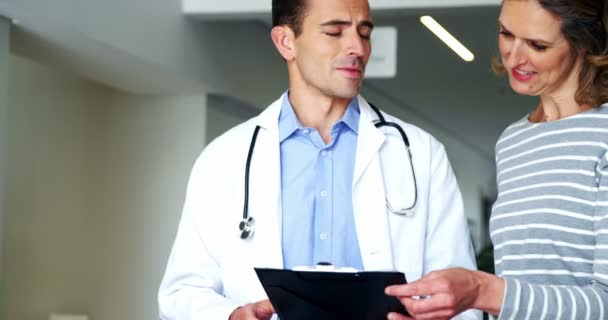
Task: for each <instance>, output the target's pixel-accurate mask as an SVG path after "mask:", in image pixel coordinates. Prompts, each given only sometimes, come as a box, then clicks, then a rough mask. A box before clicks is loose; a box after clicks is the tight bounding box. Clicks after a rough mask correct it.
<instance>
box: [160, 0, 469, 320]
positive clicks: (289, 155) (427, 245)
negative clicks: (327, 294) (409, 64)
mask: <svg viewBox="0 0 608 320" xmlns="http://www.w3.org/2000/svg"><path fill="white" fill-rule="evenodd" d="M272 4H273V25H274V26H273V28H272V32H271V37H272V40H273V42H274V44H275V46H276V48H277V50H278V51H279V53H280V54H281V56H282V57H283V59H284V60H285V62H286V65H287V69H288V72H289V90H288V91H287V92H285V93H284V94H283V95H282V96H281V97H280V98H279V99H278V100H277V101H275V102H274V103H273V104H271V105H270V106H269V107H268V108H266V110H264V111H263V112H262V113H261V114H260V115H259V116H257V117H255V118H253V119H251V120H249V121H247V122H245V123H243V124H241V125H239V126H237V127H235V128H233V129H231V130H229V131H228V132H226V133H225V134H223V135H222V136H220V137H219V138H217V139H216V140H214V141H213V142H211V143H210V144H209V145H208V146H207V148H206V149H205V150H204V151H203V153H202V154H201V156H200V157H199V159H198V160H197V161H196V164H195V165H194V168H193V170H192V174H191V177H190V181H189V184H188V191H187V195H186V201H185V204H184V208H183V214H182V218H181V222H180V224H179V229H178V233H177V236H176V239H175V243H174V246H173V250H172V252H171V256H170V258H169V262H168V265H167V269H166V273H165V276H164V279H163V281H162V284H161V287H160V290H159V295H158V299H159V307H160V314H161V318H163V319H180V320H185V319H193V320H194V319H197V320H200V319H205V320H206V319H220V320H226V319H230V320H255V319H270V318H271V317H272V316H273V313H274V310H273V308H272V305H271V304H270V303H269V302H268V300H267V296H266V294H265V292H264V290H263V288H262V286H261V285H260V283H259V281H258V279H257V276H256V274H255V272H254V269H253V268H254V267H272V268H292V267H294V266H297V265H314V264H316V263H318V262H321V261H324V262H330V263H332V264H334V265H336V266H341V267H354V268H357V269H363V270H398V271H401V272H404V273H405V275H406V277H407V279H408V280H409V281H413V280H416V279H418V278H420V277H421V276H422V275H424V274H427V273H428V272H430V271H432V270H436V269H444V268H447V267H456V266H460V267H465V268H471V269H473V268H475V261H474V256H473V251H472V246H471V242H470V236H469V231H468V228H467V224H466V218H465V215H464V213H463V205H462V199H461V195H460V191H459V189H458V185H457V183H456V180H455V178H454V174H453V172H452V169H451V167H450V164H449V162H448V159H447V157H446V153H445V150H444V148H443V146H442V145H441V144H440V143H439V142H438V141H437V140H435V139H434V138H433V137H432V136H430V135H429V134H428V133H426V132H424V131H423V130H421V129H419V128H417V127H415V126H412V125H410V124H407V123H404V122H402V121H401V120H399V119H396V118H394V117H392V116H390V115H387V114H381V115H382V117H384V118H385V119H386V121H389V122H394V123H396V124H398V125H399V126H400V127H401V128H402V129H403V131H404V132H405V133H406V134H407V140H409V142H410V143H411V155H412V159H411V160H410V158H409V156H408V154H407V152H406V150H407V149H406V147H405V142H404V140H405V139H404V138H403V137H402V136H401V135H400V134H399V132H398V131H397V130H396V129H388V131H383V130H381V129H378V128H376V126H375V125H374V123H375V122H376V121H378V120H379V114H378V113H376V112H375V111H374V110H373V109H372V108H371V107H370V105H369V104H368V102H367V101H366V100H365V99H363V98H362V97H361V96H359V95H358V92H359V90H360V87H361V84H362V81H363V75H364V72H365V66H366V64H367V61H368V59H369V56H370V53H371V44H370V37H371V34H372V30H373V23H372V19H371V14H370V9H369V4H368V1H367V0H273V3H272ZM391 130H392V131H391ZM254 132H255V134H254ZM253 141H255V143H253ZM248 162H249V164H248V165H247V163H248ZM247 167H248V168H249V170H246V168H247ZM247 173H248V174H247ZM414 177H415V178H414ZM246 180H247V181H248V185H249V188H248V192H246V191H245V181H246ZM244 206H245V207H246V210H247V212H246V213H244V212H243V207H244ZM251 218H254V219H255V221H251ZM460 316H461V317H462V318H467V319H477V318H478V317H479V314H478V313H476V312H474V311H468V312H465V313H463V314H461V315H460Z"/></svg>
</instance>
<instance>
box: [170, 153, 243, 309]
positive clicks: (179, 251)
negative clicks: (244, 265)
mask: <svg viewBox="0 0 608 320" xmlns="http://www.w3.org/2000/svg"><path fill="white" fill-rule="evenodd" d="M208 167H209V165H205V160H204V153H203V156H201V159H199V160H198V161H197V163H196V164H195V166H194V168H193V170H192V174H191V176H190V182H189V183H188V190H187V193H186V201H185V203H184V208H183V212H182V217H181V221H180V223H179V227H178V232H177V236H176V239H175V243H174V245H173V249H172V251H171V255H170V257H169V261H168V264H167V269H166V271H165V276H164V278H163V281H162V283H161V286H160V289H159V293H158V303H159V311H160V318H161V319H166V320H169V319H171V320H173V319H175V320H177V319H179V320H189V319H192V320H195V319H196V320H200V319H228V318H229V316H230V314H231V312H232V311H233V310H234V309H236V308H237V307H238V306H239V305H238V304H237V303H236V302H234V301H231V300H229V299H227V298H226V297H224V296H223V295H222V294H221V292H222V283H221V277H220V268H219V265H218V263H217V262H216V261H215V260H214V258H213V257H212V256H211V254H210V252H209V250H208V247H207V246H206V244H205V241H204V240H203V237H202V235H201V228H200V220H201V211H204V210H205V207H204V206H203V205H205V204H207V202H209V201H205V200H208V197H207V199H205V196H204V195H209V194H210V193H209V190H206V189H209V188H211V186H209V184H210V183H206V182H205V177H208V175H206V174H205V173H204V170H205V169H208Z"/></svg>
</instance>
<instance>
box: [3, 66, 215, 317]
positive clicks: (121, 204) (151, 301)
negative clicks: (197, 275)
mask: <svg viewBox="0 0 608 320" xmlns="http://www.w3.org/2000/svg"><path fill="white" fill-rule="evenodd" d="M10 62H11V63H10V69H9V71H10V78H9V80H10V95H9V105H10V109H9V118H10V125H9V129H10V140H9V163H8V165H9V170H8V177H7V192H8V193H7V201H6V206H5V209H6V210H5V212H6V217H5V218H6V225H7V226H10V227H6V228H4V232H5V234H4V239H5V243H4V247H5V256H4V259H3V268H2V270H3V273H4V279H6V284H5V295H4V310H3V314H2V316H3V318H4V319H28V320H34V319H41V320H42V319H47V317H48V314H49V313H50V312H56V311H58V312H71V313H74V312H76V313H84V314H88V315H90V317H91V319H94V320H103V319H108V320H109V319H125V320H130V319H155V318H157V317H158V316H157V305H156V292H157V287H158V285H159V282H160V278H161V276H162V273H163V271H164V265H165V263H166V260H167V257H168V254H169V249H170V245H171V242H172V240H173V237H174V235H175V230H176V227H177V221H178V218H179V214H180V211H181V205H182V201H183V194H184V191H185V187H186V181H187V177H188V174H189V170H190V167H191V165H192V164H193V162H194V159H195V157H196V156H197V155H198V153H199V152H200V149H201V148H202V145H203V141H204V123H205V108H206V101H205V98H204V97H205V94H204V93H201V94H200V95H196V96H181V97H180V96H173V97H153V96H134V95H130V94H126V93H123V92H119V91H116V90H113V89H109V88H106V87H103V86H99V85H96V84H94V83H90V82H87V81H83V80H81V79H78V78H76V77H74V76H71V75H69V74H64V73H62V72H59V71H57V70H53V69H51V68H48V67H45V66H41V65H38V64H35V63H32V62H30V61H27V60H24V59H21V58H15V57H13V58H12V59H11V60H10Z"/></svg>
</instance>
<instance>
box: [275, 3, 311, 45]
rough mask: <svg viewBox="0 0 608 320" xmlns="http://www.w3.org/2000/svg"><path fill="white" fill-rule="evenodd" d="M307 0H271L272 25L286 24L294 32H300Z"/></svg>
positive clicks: (297, 33) (296, 33)
mask: <svg viewBox="0 0 608 320" xmlns="http://www.w3.org/2000/svg"><path fill="white" fill-rule="evenodd" d="M306 1H307V0H272V26H273V27H276V26H288V27H290V28H291V29H292V30H293V32H294V34H295V35H296V37H297V36H299V35H300V34H301V33H302V21H304V14H305V11H306Z"/></svg>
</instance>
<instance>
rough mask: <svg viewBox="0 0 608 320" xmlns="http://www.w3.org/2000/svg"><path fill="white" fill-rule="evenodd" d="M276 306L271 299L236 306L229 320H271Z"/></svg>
mask: <svg viewBox="0 0 608 320" xmlns="http://www.w3.org/2000/svg"><path fill="white" fill-rule="evenodd" d="M273 314H274V308H273V307H272V304H271V303H270V301H269V300H262V301H258V302H255V303H250V304H246V305H244V306H242V307H239V308H236V309H235V310H234V311H232V313H231V314H230V318H229V319H228V320H269V319H270V317H272V315H273Z"/></svg>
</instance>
